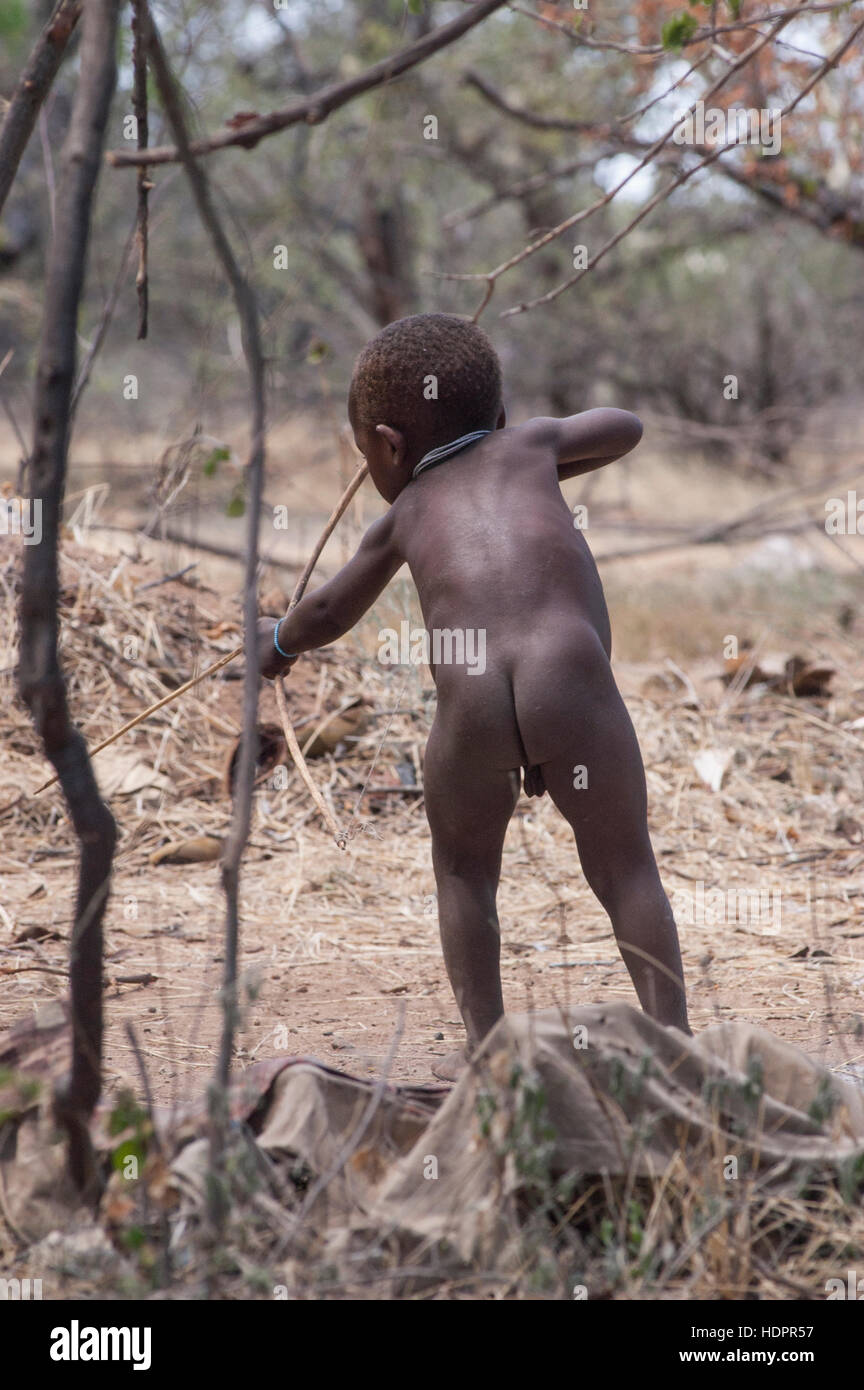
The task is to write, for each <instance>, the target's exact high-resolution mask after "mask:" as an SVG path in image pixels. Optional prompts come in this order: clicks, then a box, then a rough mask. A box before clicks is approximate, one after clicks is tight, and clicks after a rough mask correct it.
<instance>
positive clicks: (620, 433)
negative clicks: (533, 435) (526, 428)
mask: <svg viewBox="0 0 864 1390" xmlns="http://www.w3.org/2000/svg"><path fill="white" fill-rule="evenodd" d="M530 425H531V426H537V427H539V429H540V430H541V431H542V432H543V434H544V435H548V439H549V443H550V444H551V446H552V448H553V449H555V451H556V453H557V455H558V478H559V480H560V481H561V482H563V481H564V480H565V479H566V478H575V477H577V476H578V475H579V474H580V473H590V472H591V470H592V469H594V468H602V466H603V464H604V463H614V461H615V459H620V458H621V457H622V456H623V455H624V454H629V452H630V450H631V449H635V448H636V445H637V444H638V443H639V440H640V439H641V438H642V421H641V420H640V419H639V417H638V415H633V414H632V413H631V412H630V411H629V410H614V409H612V408H611V407H603V408H601V409H599V410H583V411H582V413H581V415H568V416H567V417H566V418H565V419H563V420H557V419H554V418H552V417H542V418H540V419H537V420H531V421H530Z"/></svg>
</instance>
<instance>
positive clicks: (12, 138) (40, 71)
mask: <svg viewBox="0 0 864 1390" xmlns="http://www.w3.org/2000/svg"><path fill="white" fill-rule="evenodd" d="M80 13H81V0H58V4H57V6H56V8H55V9H54V12H53V14H52V15H51V18H50V19H49V21H48V23H47V24H46V25H45V28H44V29H43V30H42V33H41V34H40V35H39V38H38V39H37V41H36V45H35V47H34V49H33V52H32V53H31V54H30V57H29V58H28V59H27V66H26V67H25V69H24V71H23V73H22V74H21V81H20V82H19V83H18V86H17V87H16V88H15V91H14V92H13V94H12V100H11V101H10V103H9V108H8V110H7V112H6V117H5V119H4V121H3V126H2V128H0V210H2V208H3V204H4V203H5V202H6V198H7V197H8V194H9V189H10V188H11V187H12V183H13V181H14V178H15V175H16V173H17V172H18V165H19V164H20V163H21V156H22V155H23V153H24V151H25V149H26V148H27V142H28V140H29V139H30V136H31V135H32V133H33V127H34V125H35V124H36V118H37V116H38V115H39V110H40V107H41V106H42V103H43V101H44V100H45V98H46V96H47V95H48V93H49V91H50V90H51V84H52V82H53V81H54V78H55V77H56V75H57V69H58V68H59V67H60V64H61V62H62V61H63V54H64V53H65V52H66V47H67V45H68V43H69V38H70V35H71V33H72V30H73V29H74V28H75V25H76V24H77V23H78V16H79V15H80Z"/></svg>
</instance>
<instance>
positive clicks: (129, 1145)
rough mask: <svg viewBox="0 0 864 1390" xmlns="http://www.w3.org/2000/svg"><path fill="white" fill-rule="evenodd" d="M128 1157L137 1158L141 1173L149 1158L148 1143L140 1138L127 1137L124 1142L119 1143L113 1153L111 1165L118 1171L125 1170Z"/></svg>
mask: <svg viewBox="0 0 864 1390" xmlns="http://www.w3.org/2000/svg"><path fill="white" fill-rule="evenodd" d="M127 1158H134V1159H135V1161H136V1163H137V1165H138V1172H139V1173H140V1171H141V1169H142V1168H143V1167H144V1161H145V1159H146V1158H147V1145H146V1144H144V1143H142V1141H141V1140H140V1139H127V1140H126V1141H125V1142H124V1143H123V1144H118V1145H117V1148H116V1149H114V1151H113V1152H112V1154H111V1167H112V1168H113V1169H114V1171H115V1172H116V1173H122V1172H123V1170H124V1168H125V1166H126V1160H127ZM124 1176H125V1174H124Z"/></svg>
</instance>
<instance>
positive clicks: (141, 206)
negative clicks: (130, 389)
mask: <svg viewBox="0 0 864 1390" xmlns="http://www.w3.org/2000/svg"><path fill="white" fill-rule="evenodd" d="M143 3H144V0H132V70H133V95H132V109H133V111H134V113H135V125H136V142H137V145H138V149H139V150H146V148H147V145H148V142H149V139H150V134H149V130H148V123H147V54H146V45H145V43H144V41H143V36H142V33H141V6H142V4H143ZM152 187H153V185H152V183H151V182H150V180H149V178H148V176H147V167H146V165H142V166H140V167H139V169H138V211H137V215H136V227H135V242H136V245H137V247H138V271H137V273H136V276H135V289H136V292H137V295H138V337H139V338H146V337H147V308H148V301H149V284H148V280H147V243H148V232H149V229H148V220H147V195H148V193H149V192H150V189H151V188H152Z"/></svg>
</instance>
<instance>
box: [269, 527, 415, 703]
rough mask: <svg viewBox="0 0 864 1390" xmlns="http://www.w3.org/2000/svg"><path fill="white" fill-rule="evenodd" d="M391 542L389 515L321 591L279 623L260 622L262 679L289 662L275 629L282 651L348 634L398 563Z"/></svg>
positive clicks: (317, 644) (300, 649) (371, 529)
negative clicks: (275, 641)
mask: <svg viewBox="0 0 864 1390" xmlns="http://www.w3.org/2000/svg"><path fill="white" fill-rule="evenodd" d="M402 563H403V561H402V556H401V555H400V554H399V552H398V550H397V549H396V547H395V545H394V542H393V522H392V518H391V516H390V513H389V512H388V513H387V514H386V515H385V516H382V517H379V519H378V520H377V521H373V523H372V525H371V526H370V527H369V530H368V531H367V532H366V534H365V536H364V537H363V539H362V541H361V542H360V545H359V547H358V549H357V553H356V555H355V556H354V557H353V559H351V560H349V561H348V564H347V565H344V566H343V567H342V569H341V570H340V571H339V573H338V574H335V575H334V576H333V578H332V579H330V580H328V581H327V583H326V584H322V585H321V588H320V589H315V590H314V592H313V593H311V594H307V596H306V597H305V598H303V599H301V600H300V602H299V603H298V605H297V607H296V608H294V609H292V611H291V612H290V613H286V615H285V617H284V618H281V619H280V620H279V622H278V624H277V623H274V621H273V619H272V618H262V619H261V621H260V623H259V624H258V665H259V669H260V672H261V675H262V676H267V677H269V678H270V679H272V678H273V677H274V676H278V675H280V674H281V673H282V672H283V671H285V670H287V668H288V667H289V666H290V665H291V664H292V663H291V662H290V661H286V660H285V658H284V657H282V656H280V655H279V652H278V651H277V650H276V646H275V643H274V640H273V638H274V630H275V629H278V631H277V632H276V635H277V637H278V641H279V646H280V647H281V648H282V651H283V652H290V653H293V654H297V653H299V652H307V651H311V649H312V648H313V647H323V646H326V645H327V643H329V642H335V641H336V640H337V638H339V637H342V636H344V634H345V633H346V632H349V631H350V630H351V628H352V627H353V626H354V624H355V623H356V622H358V621H359V620H360V618H362V617H363V614H364V613H365V612H366V611H367V609H369V608H371V607H372V604H373V603H374V602H375V600H376V598H377V597H378V595H379V594H380V593H381V592H382V591H383V590H384V589H385V588H386V587H387V585H388V584H389V583H390V580H391V579H392V578H393V576H394V574H395V573H396V571H397V570H398V569H399V568H400V566H401V565H402Z"/></svg>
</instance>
